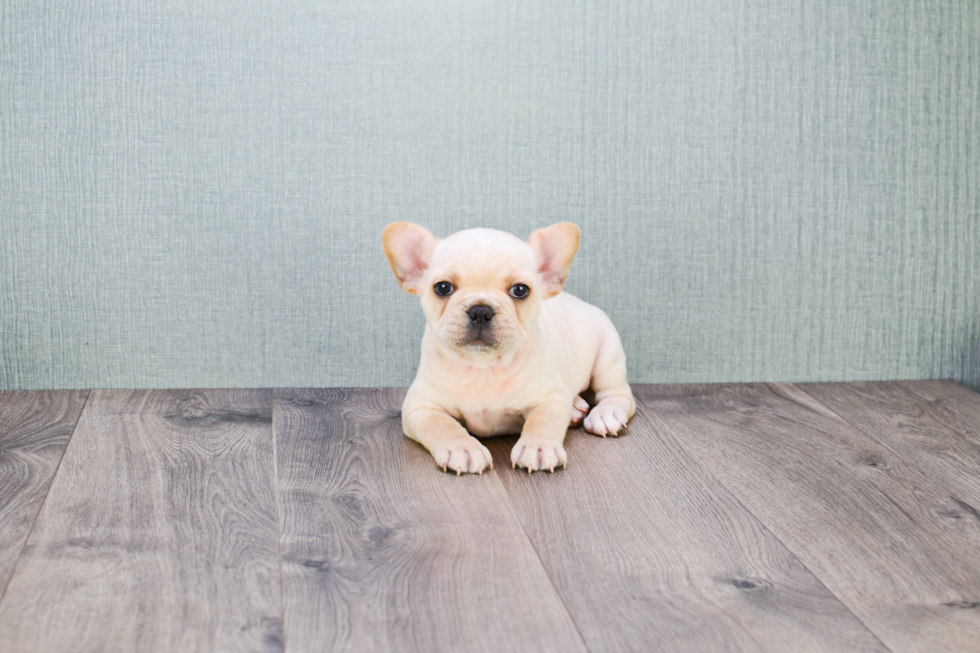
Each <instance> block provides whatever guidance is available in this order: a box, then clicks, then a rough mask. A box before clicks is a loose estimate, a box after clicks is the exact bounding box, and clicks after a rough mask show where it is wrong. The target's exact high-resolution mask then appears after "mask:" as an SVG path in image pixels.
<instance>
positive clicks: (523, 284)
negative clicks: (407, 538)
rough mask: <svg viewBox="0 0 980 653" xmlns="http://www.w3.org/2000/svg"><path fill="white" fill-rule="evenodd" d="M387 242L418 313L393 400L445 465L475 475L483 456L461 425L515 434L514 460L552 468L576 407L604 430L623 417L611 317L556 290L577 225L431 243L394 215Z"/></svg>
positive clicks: (624, 391)
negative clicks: (412, 373) (403, 377)
mask: <svg viewBox="0 0 980 653" xmlns="http://www.w3.org/2000/svg"><path fill="white" fill-rule="evenodd" d="M385 244H386V252H387V253H388V257H389V260H390V261H391V262H392V267H393V268H394V270H395V273H396V275H397V276H398V277H399V281H400V282H401V283H402V286H403V287H404V288H405V289H406V290H408V291H409V292H412V293H413V294H419V295H421V296H422V299H423V308H424V309H425V312H426V317H427V325H426V329H425V335H424V336H423V339H422V357H421V361H420V363H419V370H418V374H417V376H416V379H415V382H414V383H413V384H412V386H411V388H409V391H408V395H407V396H406V399H405V403H404V406H403V408H402V415H403V425H404V429H405V433H406V434H407V435H408V436H409V437H411V438H412V439H414V440H416V441H418V442H420V443H421V444H423V445H424V446H425V447H426V448H428V449H429V451H431V452H432V454H433V456H434V457H435V459H436V462H437V463H438V464H439V465H440V466H442V467H443V468H444V469H448V468H452V469H454V470H455V471H457V473H461V472H478V473H482V471H483V469H484V468H485V467H486V466H488V465H492V461H491V457H490V452H489V451H488V450H487V449H486V448H485V447H484V446H483V445H482V444H480V443H479V441H477V440H476V439H475V438H473V437H472V436H471V435H470V434H472V435H476V436H481V437H485V436H493V435H501V434H509V433H521V438H520V439H519V440H518V442H517V445H515V447H514V449H513V451H512V452H511V461H512V463H513V464H514V466H518V465H519V466H521V467H526V468H527V469H528V470H529V471H534V470H536V469H551V470H554V468H555V467H556V466H558V465H565V464H566V462H567V456H566V454H565V450H564V448H563V447H562V441H563V439H564V436H565V431H566V429H567V427H568V426H569V424H570V423H571V424H575V423H577V422H578V421H580V420H582V418H583V417H584V418H585V427H586V430H588V431H590V432H592V433H595V434H597V435H602V436H605V435H606V434H607V433H613V434H615V433H617V432H618V431H619V430H620V429H621V428H622V427H623V426H624V425H625V424H626V422H627V420H628V419H629V417H631V416H632V414H633V411H634V407H635V404H634V401H633V397H632V394H631V392H630V388H629V385H628V383H627V381H626V357H625V355H624V353H623V348H622V345H621V343H620V340H619V336H618V334H617V333H616V329H615V327H614V326H613V325H612V322H611V321H610V320H609V318H608V317H607V316H606V314H605V313H604V312H603V311H601V310H600V309H598V308H596V307H595V306H591V305H590V304H587V303H586V302H583V301H582V300H580V299H577V298H576V297H573V296H572V295H569V294H567V293H563V292H561V287H562V285H563V284H564V279H565V276H566V275H567V272H568V268H569V267H570V265H571V260H572V258H573V257H574V255H575V251H576V250H577V248H578V228H577V227H575V226H574V225H567V224H564V225H555V226H554V227H550V228H549V229H547V230H539V231H538V232H535V234H534V235H533V236H532V238H531V241H529V242H528V243H524V242H522V241H520V240H519V239H517V238H515V237H514V236H512V235H511V234H507V233H504V232H499V231H495V230H490V229H473V230H469V231H464V232H460V233H458V234H454V235H453V236H451V237H449V238H447V239H446V240H443V241H437V240H435V238H433V237H432V236H431V234H429V233H428V232H427V231H425V230H424V229H422V228H421V227H417V226H416V225H408V224H406V223H397V224H395V225H392V226H391V227H389V228H388V230H386V232H385ZM447 287H451V288H452V290H451V291H450V292H449V293H448V294H446V295H441V294H440V292H439V291H445V290H446V289H447ZM515 289H517V290H516V291H515ZM524 291H527V295H526V296H524V297H520V296H519V295H520V294H521V293H523V292H524ZM587 389H591V390H592V391H594V393H595V401H596V405H595V407H593V408H592V410H591V411H589V407H588V404H587V403H585V401H584V400H583V399H582V398H581V393H583V392H584V391H586V390H587ZM586 413H588V416H587V417H586ZM467 431H468V432H469V433H467Z"/></svg>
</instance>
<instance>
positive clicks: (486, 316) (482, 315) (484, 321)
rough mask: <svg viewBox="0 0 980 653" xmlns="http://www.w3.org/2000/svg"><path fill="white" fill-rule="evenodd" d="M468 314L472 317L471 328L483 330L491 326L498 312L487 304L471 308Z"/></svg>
mask: <svg viewBox="0 0 980 653" xmlns="http://www.w3.org/2000/svg"><path fill="white" fill-rule="evenodd" d="M466 314H467V315H469V316H470V325H471V326H473V327H476V328H477V329H483V328H486V327H488V326H490V320H492V319H493V316H494V315H496V312H495V311H494V310H493V309H492V308H490V307H489V306H487V305H486V304H475V305H473V306H470V308H469V310H468V311H466Z"/></svg>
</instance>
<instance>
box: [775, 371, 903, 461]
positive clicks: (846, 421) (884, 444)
mask: <svg viewBox="0 0 980 653" xmlns="http://www.w3.org/2000/svg"><path fill="white" fill-rule="evenodd" d="M767 385H768V384H767ZM792 385H793V387H794V388H796V389H797V390H799V391H800V392H802V393H803V394H805V395H806V396H807V397H809V398H810V400H811V401H813V402H814V403H816V404H819V405H820V406H822V407H824V408H825V409H826V410H827V411H828V412H830V413H833V414H834V415H835V416H837V419H839V420H840V421H841V422H842V423H844V424H847V426H849V427H850V428H851V429H853V430H854V431H857V432H858V433H860V434H861V437H862V438H864V439H866V440H871V442H872V443H874V444H876V445H878V446H880V447H882V448H883V449H887V450H888V453H890V454H891V455H893V456H895V457H896V458H898V459H901V460H904V459H905V456H903V455H902V454H901V452H899V451H896V450H895V449H894V448H893V447H891V446H890V445H889V444H888V442H882V441H881V440H879V439H878V438H876V437H874V436H873V435H870V434H868V433H865V431H864V429H862V428H861V427H860V426H858V425H857V424H855V423H854V422H852V421H851V420H849V419H847V418H846V417H844V416H843V415H841V414H840V412H838V411H836V410H834V409H833V408H831V407H830V406H828V405H827V404H826V403H825V402H823V401H820V400H819V399H817V398H816V397H814V396H813V395H812V394H810V393H809V392H807V391H806V389H805V388H802V387H800V386H799V385H798V384H796V383H794V384H792ZM898 389H899V391H900V392H901V393H902V394H904V395H905V396H906V397H908V398H909V400H910V401H916V400H920V401H921V399H919V398H917V397H915V396H913V395H912V393H910V392H908V391H907V390H905V388H902V387H899V388H898Z"/></svg>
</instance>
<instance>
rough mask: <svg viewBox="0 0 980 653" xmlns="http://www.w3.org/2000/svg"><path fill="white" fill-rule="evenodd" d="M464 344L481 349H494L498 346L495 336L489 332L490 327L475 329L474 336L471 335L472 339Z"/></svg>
mask: <svg viewBox="0 0 980 653" xmlns="http://www.w3.org/2000/svg"><path fill="white" fill-rule="evenodd" d="M463 344H464V345H465V346H466V347H470V348H472V349H476V350H479V351H485V350H487V349H493V348H494V347H496V346H497V343H495V342H494V339H493V336H492V335H491V334H490V333H489V329H480V330H479V331H475V332H474V333H473V335H472V337H470V339H469V340H467V341H466V342H465V343H463Z"/></svg>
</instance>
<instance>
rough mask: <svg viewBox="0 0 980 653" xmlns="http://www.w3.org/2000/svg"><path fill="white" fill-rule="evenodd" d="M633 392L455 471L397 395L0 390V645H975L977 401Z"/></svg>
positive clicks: (908, 385) (882, 391) (727, 389)
mask: <svg viewBox="0 0 980 653" xmlns="http://www.w3.org/2000/svg"><path fill="white" fill-rule="evenodd" d="M635 390H636V392H637V395H638V399H639V406H638V408H637V414H636V417H635V418H634V420H633V422H632V423H631V425H630V427H629V429H628V433H626V434H624V435H622V436H621V437H619V438H608V439H601V438H597V437H594V436H591V435H588V434H586V433H584V432H582V431H581V430H579V429H576V430H573V431H571V432H570V433H569V436H568V439H567V440H566V447H567V450H568V454H569V467H568V470H567V471H558V472H556V473H555V474H553V475H552V474H547V473H537V474H534V475H529V474H527V473H522V472H519V471H514V470H512V469H511V468H510V466H509V465H507V464H506V461H508V460H509V455H508V453H509V449H510V447H511V446H512V445H513V443H514V441H515V438H500V439H496V440H491V441H488V443H489V444H488V446H490V447H491V451H492V452H493V456H494V460H495V461H496V462H497V464H496V469H495V470H494V471H492V472H490V473H487V474H484V475H483V476H462V477H457V476H455V475H454V474H446V473H443V472H442V471H441V470H437V468H436V466H435V463H434V462H433V461H432V459H431V457H430V456H429V454H428V453H427V452H425V451H424V450H423V449H422V448H421V447H419V446H418V445H416V444H414V443H412V442H409V441H407V440H406V439H405V438H404V437H403V436H402V432H401V424H400V421H399V407H400V404H401V400H402V398H403V396H404V391H403V390H388V389H385V390H338V389H327V390H275V391H272V390H172V391H160V390H155V391H142V390H112V391H102V390H97V391H92V392H88V391H57V392H6V393H0V651H3V652H4V653H15V652H32V653H34V652H45V653H55V652H59V651H71V652H73V653H74V652H79V651H119V652H131V651H140V652H142V651H173V652H180V653H186V652H191V651H235V652H238V651H281V650H286V651H297V652H298V651H419V652H424V653H430V652H436V651H467V652H470V651H495V652H496V651H592V652H594V653H598V652H599V651H644V652H645V651H697V652H704V651H779V652H784V651H833V652H839V651H896V652H898V651H929V652H934V651H970V652H972V653H976V652H977V651H980V395H978V394H976V393H974V392H972V391H970V390H968V389H966V388H964V387H963V386H960V385H957V384H955V383H952V382H948V381H917V382H888V383H858V384H816V385H789V384H773V385H703V386H636V387H635Z"/></svg>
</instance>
